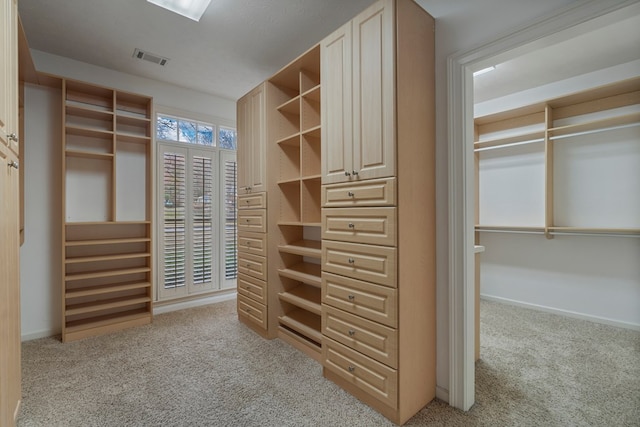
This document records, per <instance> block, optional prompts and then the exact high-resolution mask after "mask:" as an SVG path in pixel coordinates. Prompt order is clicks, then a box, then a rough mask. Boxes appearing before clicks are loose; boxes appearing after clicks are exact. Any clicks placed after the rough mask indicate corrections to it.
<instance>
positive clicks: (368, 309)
mask: <svg viewBox="0 0 640 427" xmlns="http://www.w3.org/2000/svg"><path fill="white" fill-rule="evenodd" d="M322 302H323V303H324V304H328V305H331V306H333V307H337V308H339V309H341V310H344V311H346V312H349V313H352V314H355V315H358V316H361V317H364V318H366V319H369V320H373V321H374V322H379V323H382V324H384V325H387V326H390V327H392V328H395V327H397V326H398V311H397V304H398V291H397V289H393V288H388V287H386V286H379V285H374V284H373V283H369V282H363V281H361V280H356V279H350V278H348V277H344V276H337V275H335V274H331V273H326V272H324V273H322Z"/></svg>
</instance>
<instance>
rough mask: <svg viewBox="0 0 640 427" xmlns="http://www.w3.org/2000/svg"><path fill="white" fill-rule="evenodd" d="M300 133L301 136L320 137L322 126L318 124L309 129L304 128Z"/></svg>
mask: <svg viewBox="0 0 640 427" xmlns="http://www.w3.org/2000/svg"><path fill="white" fill-rule="evenodd" d="M301 134H302V135H303V136H312V137H314V138H320V137H321V136H322V126H321V125H318V126H313V127H310V128H309V129H304V130H303V131H302V132H301Z"/></svg>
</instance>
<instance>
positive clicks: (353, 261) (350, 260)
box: [347, 258, 356, 264]
mask: <svg viewBox="0 0 640 427" xmlns="http://www.w3.org/2000/svg"><path fill="white" fill-rule="evenodd" d="M347 261H349V264H353V263H355V262H356V260H355V259H353V258H349V259H348V260H347Z"/></svg>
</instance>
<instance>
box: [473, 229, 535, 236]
mask: <svg viewBox="0 0 640 427" xmlns="http://www.w3.org/2000/svg"><path fill="white" fill-rule="evenodd" d="M475 231H477V232H479V233H485V232H487V233H509V234H541V235H544V231H542V230H540V231H528V230H495V229H493V230H492V229H480V230H475Z"/></svg>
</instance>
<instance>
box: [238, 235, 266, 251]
mask: <svg viewBox="0 0 640 427" xmlns="http://www.w3.org/2000/svg"><path fill="white" fill-rule="evenodd" d="M238 252H244V253H248V254H254V255H259V256H266V255H267V235H266V234H265V233H256V232H251V231H241V232H239V233H238Z"/></svg>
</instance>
